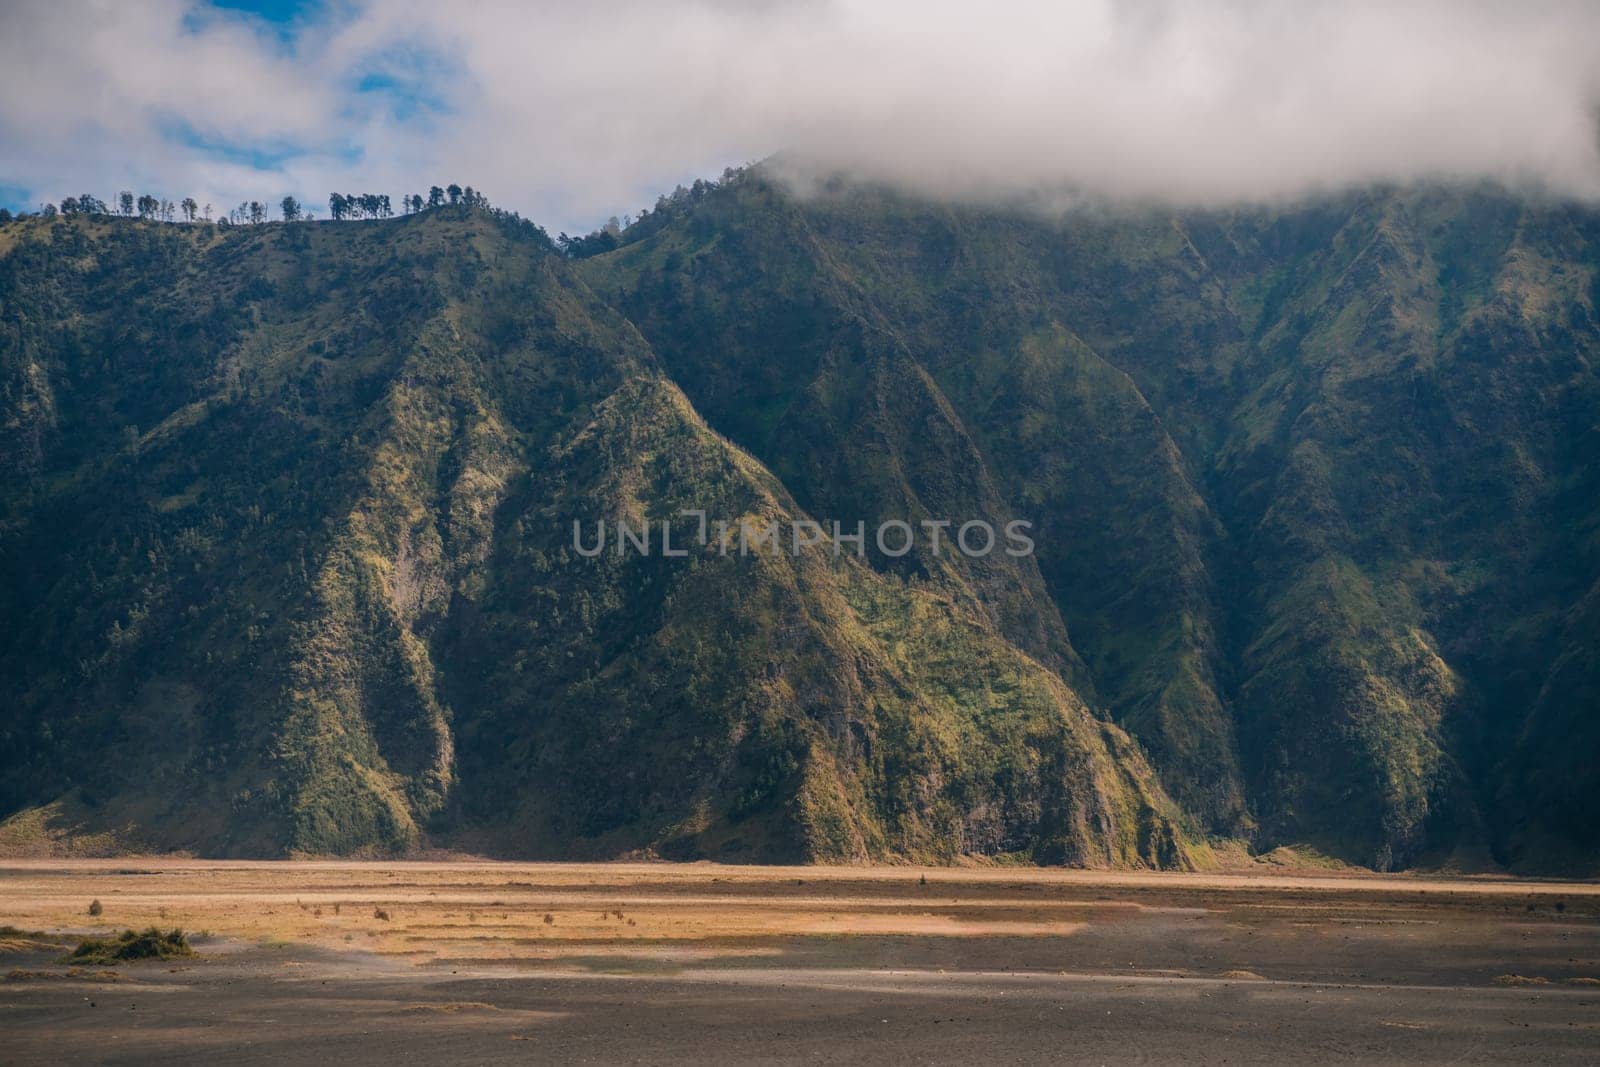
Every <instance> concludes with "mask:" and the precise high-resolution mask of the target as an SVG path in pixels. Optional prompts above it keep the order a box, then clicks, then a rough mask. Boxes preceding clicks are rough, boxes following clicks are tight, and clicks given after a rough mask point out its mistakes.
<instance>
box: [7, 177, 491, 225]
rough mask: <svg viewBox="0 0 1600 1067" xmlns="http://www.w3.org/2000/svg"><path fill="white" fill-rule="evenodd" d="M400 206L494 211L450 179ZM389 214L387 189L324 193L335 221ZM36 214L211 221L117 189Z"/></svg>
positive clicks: (256, 218) (259, 218) (264, 216)
mask: <svg viewBox="0 0 1600 1067" xmlns="http://www.w3.org/2000/svg"><path fill="white" fill-rule="evenodd" d="M400 205H401V210H402V212H403V213H404V214H407V215H415V214H420V213H421V212H424V211H428V210H430V209H433V208H441V207H445V206H447V205H448V206H458V205H464V206H467V207H473V208H483V209H489V210H494V209H492V208H490V206H489V200H488V198H487V197H485V196H484V195H483V194H482V193H480V192H478V191H477V190H475V189H473V188H472V186H470V185H468V186H465V187H463V186H460V185H457V184H455V183H454V182H452V183H450V184H449V185H446V186H443V187H441V186H437V185H435V186H433V187H431V188H430V189H429V190H428V194H427V196H426V197H424V196H423V195H422V194H421V193H409V194H406V195H403V196H401V197H400ZM270 210H271V209H270V208H269V207H268V206H267V205H266V204H264V203H262V202H261V201H259V200H244V201H241V202H240V203H239V205H238V206H237V207H233V208H230V209H228V211H227V213H226V214H223V215H219V216H217V218H216V220H215V221H216V223H217V225H219V226H259V225H261V224H262V223H265V222H267V221H269V220H268V214H269V212H270ZM394 213H395V212H394V207H393V201H392V200H391V199H390V197H389V194H387V193H333V194H332V195H330V196H329V197H328V214H329V216H330V217H331V218H332V219H333V221H335V222H343V221H345V220H347V219H387V218H392V217H393V216H394ZM38 214H39V215H41V216H43V217H45V218H53V217H54V216H56V215H58V214H60V215H69V216H70V215H105V216H112V217H122V218H140V219H144V220H146V221H150V222H179V221H182V222H211V221H213V219H212V207H211V205H210V204H206V205H205V206H204V207H202V206H201V205H200V204H199V202H197V201H196V200H195V198H194V197H192V196H186V197H184V198H183V199H182V200H179V201H176V202H174V201H172V200H168V199H166V198H164V197H158V196H152V195H150V194H148V193H146V194H143V195H140V196H135V195H134V194H133V193H132V192H131V191H128V190H123V191H122V192H119V193H118V194H117V195H116V197H115V199H113V200H112V201H111V202H110V203H109V204H108V203H107V202H106V201H104V200H101V199H100V198H99V197H97V196H95V195H93V194H92V193H84V194H82V195H81V196H68V197H64V198H63V199H62V200H61V203H60V206H59V207H58V206H57V205H55V204H51V203H45V204H41V205H40V207H39V211H38ZM278 214H279V218H280V219H281V220H282V221H284V222H305V221H311V220H313V219H315V218H316V213H315V211H313V210H312V209H310V208H307V207H305V206H304V205H303V204H301V203H300V201H299V200H297V199H295V198H294V197H293V196H286V197H284V198H283V199H282V200H280V201H278ZM27 216H28V213H27V212H21V213H18V214H15V215H13V213H12V212H11V211H10V210H9V209H7V208H0V222H7V221H10V220H11V219H12V218H26V217H27Z"/></svg>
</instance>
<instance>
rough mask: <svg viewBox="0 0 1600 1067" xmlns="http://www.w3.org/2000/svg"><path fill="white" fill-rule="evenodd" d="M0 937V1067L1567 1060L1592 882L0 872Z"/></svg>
mask: <svg viewBox="0 0 1600 1067" xmlns="http://www.w3.org/2000/svg"><path fill="white" fill-rule="evenodd" d="M94 900H98V901H100V903H101V913H100V914H99V915H98V916H94V917H91V916H90V915H89V914H88V908H89V904H90V902H91V901H94ZM0 925H10V926H12V927H15V928H17V929H18V930H20V931H26V932H29V933H27V934H17V935H10V936H9V937H8V936H5V935H0V950H3V953H4V954H3V955H0V975H4V977H3V979H0V1063H45V1062H63V1061H67V1062H98V1063H145V1062H154V1061H165V1062H170V1061H172V1060H173V1059H208V1060H226V1061H227V1062H238V1063H318V1062H330V1061H333V1062H341V1063H347V1064H352V1065H355V1064H365V1063H384V1064H388V1063H393V1062H429V1063H442V1062H471V1063H499V1062H528V1061H534V1062H572V1061H579V1060H586V1061H590V1062H640V1063H701V1064H704V1063H717V1062H774V1063H800V1062H873V1063H884V1062H888V1063H893V1062H942V1061H952V1060H959V1061H968V1062H970V1061H974V1060H992V1061H996V1062H1040V1061H1053V1062H1083V1063H1107V1062H1216V1063H1223V1062H1227V1063H1252V1062H1261V1063H1268V1062H1270V1063H1283V1062H1285V1061H1287V1060H1291V1059H1297V1060H1303V1061H1308V1062H1329V1061H1337V1060H1354V1061H1361V1062H1407V1063H1417V1062H1441V1063H1442V1062H1530V1061H1538V1062H1595V1061H1597V1060H1600V885H1597V884H1593V883H1562V882H1528V881H1512V880H1504V879H1488V878H1470V879H1438V878H1433V879H1430V878H1412V877H1401V876H1381V877H1380V876H1370V875H1366V876H1363V875H1356V874H1348V875H1346V874H1308V875H1278V874H1201V875H1181V874H1156V873H1144V872H1104V871H1066V870H1039V869H1033V868H1014V867H986V868H956V869H948V868H928V869H921V868H909V867H905V868H902V867H895V868H857V867H837V868H818V867H803V868H783V867H724V866H718V865H713V864H682V865H673V864H527V863H494V862H480V861H449V862H436V863H433V862H404V863H402V862H282V863H275V862H231V861H200V860H185V859H171V858H151V859H116V860H77V861H74V860H4V861H0ZM149 925H159V926H162V927H182V928H183V929H185V930H186V931H189V932H190V934H191V936H192V937H193V940H194V943H195V947H196V949H197V950H198V952H199V955H198V956H197V957H195V958H194V959H191V960H173V961H166V962H155V961H151V962H141V963H129V964H124V965H122V966H119V967H116V968H104V967H95V968H72V967H70V966H68V965H66V964H63V963H61V962H59V960H60V957H61V956H62V955H63V953H64V952H65V951H66V950H67V949H68V948H70V947H71V945H73V944H75V943H76V942H75V939H76V938H77V937H80V936H85V935H90V934H104V933H109V932H114V931H117V930H121V929H124V928H128V927H135V928H139V927H144V926H149ZM35 931H37V932H39V933H40V934H42V935H43V936H42V937H35V936H31V934H32V932H35Z"/></svg>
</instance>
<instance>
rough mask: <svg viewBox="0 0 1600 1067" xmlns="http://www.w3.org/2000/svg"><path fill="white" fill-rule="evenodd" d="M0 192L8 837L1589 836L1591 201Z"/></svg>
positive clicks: (1599, 487) (1597, 256) (1486, 847)
mask: <svg viewBox="0 0 1600 1067" xmlns="http://www.w3.org/2000/svg"><path fill="white" fill-rule="evenodd" d="M3 232H4V240H3V241H0V463H3V464H4V465H5V467H6V469H7V471H8V472H9V473H8V476H7V478H6V479H5V480H4V486H3V489H0V568H3V571H4V576H5V583H4V585H5V588H4V590H3V591H0V619H3V620H4V625H3V627H0V677H3V679H4V682H3V685H4V689H3V692H0V699H3V701H4V713H3V715H0V739H3V741H4V743H3V745H0V770H3V774H0V816H11V818H10V820H9V821H8V822H7V823H6V824H5V827H4V829H3V830H0V843H4V847H8V848H28V847H43V846H41V845H40V844H39V842H38V840H37V838H36V837H35V838H33V839H29V835H30V834H34V835H37V834H39V833H41V832H42V833H53V834H57V835H67V836H73V835H76V836H77V837H79V838H80V839H81V840H82V841H84V842H95V841H100V842H102V843H103V842H105V841H110V842H112V843H120V844H121V845H122V846H124V847H138V846H143V847H158V848H187V849H192V850H196V851H200V852H203V853H211V854H234V855H275V854H282V853H284V852H316V853H343V854H349V853H361V852H369V851H372V852H390V851H404V850H407V849H411V848H415V847H419V846H422V845H427V844H443V845H452V846H459V847H467V848H473V849H477V850H481V851H485V852H489V853H494V854H501V855H519V856H574V857H576V856H586V857H590V856H613V855H621V854H627V853H632V852H636V851H641V850H642V851H650V852H654V853H657V854H660V855H664V856H672V857H696V856H714V857H719V858H727V859H741V858H742V859H751V860H865V859H897V858H901V859H918V860H941V861H942V860H952V859H955V858H958V857H960V856H962V855H968V854H981V855H990V856H1005V857H1013V858H1019V859H1026V860H1032V861H1036V862H1050V863H1062V862H1064V863H1077V864H1087V865H1096V866H1099V865H1159V866H1191V865H1195V864H1202V863H1205V862H1206V861H1207V856H1208V850H1207V847H1206V845H1205V841H1206V840H1208V839H1209V838H1214V837H1221V838H1244V839H1248V840H1251V841H1253V842H1254V843H1255V844H1257V845H1258V846H1271V845H1275V844H1278V843H1309V844H1312V845H1315V846H1316V847H1318V848H1321V849H1323V850H1324V851H1327V852H1330V853H1332V854H1334V855H1338V856H1340V857H1342V858H1345V859H1348V860H1351V861H1354V862H1359V863H1367V864H1372V865H1375V866H1380V867H1395V866H1404V865H1408V864H1413V863H1418V862H1435V861H1439V860H1443V859H1445V858H1447V857H1450V856H1452V855H1453V856H1456V857H1457V858H1458V859H1460V860H1461V861H1463V862H1473V863H1476V862H1491V861H1493V860H1498V861H1499V862H1503V863H1510V864H1515V865H1519V866H1522V867H1527V868H1554V867H1561V868H1563V869H1583V870H1588V869H1592V868H1593V866H1594V863H1595V856H1596V852H1595V846H1596V844H1597V842H1596V841H1595V840H1594V836H1593V827H1592V825H1591V822H1592V820H1588V819H1586V818H1584V817H1583V813H1584V812H1586V811H1588V810H1592V809H1593V807H1594V805H1595V803H1596V801H1597V800H1600V796H1597V795H1596V792H1595V790H1596V779H1595V776H1594V773H1593V770H1592V768H1593V767H1594V766H1595V765H1597V757H1600V752H1597V751H1596V749H1595V745H1596V743H1597V742H1596V737H1595V731H1594V729H1593V722H1594V721H1595V715H1594V711H1595V710H1596V707H1597V705H1596V703H1595V700H1596V695H1595V694H1596V686H1595V671H1594V659H1595V656H1594V653H1595V648H1596V635H1597V634H1600V630H1597V629H1596V626H1595V619H1596V613H1595V607H1594V606H1595V596H1596V594H1595V589H1596V588H1597V585H1596V583H1597V581H1600V541H1597V529H1600V506H1597V504H1596V501H1597V500H1600V473H1597V472H1600V391H1597V385H1596V380H1595V371H1594V367H1593V357H1594V353H1595V352H1596V351H1597V349H1600V324H1597V317H1596V312H1595V306H1596V300H1597V295H1600V284H1597V282H1596V277H1597V268H1600V218H1597V217H1596V216H1595V215H1594V214H1593V213H1592V212H1587V211H1581V210H1577V209H1571V208H1566V207H1561V206H1555V205H1541V204H1531V203H1525V202H1520V201H1515V200H1512V199H1509V198H1507V197H1504V196H1500V195H1498V194H1494V193H1491V192H1486V191H1477V190H1459V189H1457V190H1439V189H1416V190H1406V191H1393V190H1389V191H1378V192H1372V193H1368V194H1362V195H1350V196H1346V197H1344V198H1341V199H1336V200H1329V201H1326V202H1321V203H1317V204H1311V205H1304V206H1299V207H1294V208H1284V209H1278V210H1271V211H1268V210H1255V211H1239V212H1232V213H1203V214H1170V213H1169V214H1157V213H1149V212H1146V213H1141V214H1124V215H1112V214H1105V213H1096V212H1090V211H1087V210H1085V211H1080V212H1076V213H1073V214H1069V215H1067V216H1064V217H1060V218H1053V219H1046V218H1041V217H1038V216H1034V215H1025V214H1013V213H1002V212H995V211H984V210H978V209H968V208H959V209H958V208H949V207H941V206H936V205H930V204H926V203H920V202H915V201H910V200H906V199H904V198H901V197H898V196H895V195H891V194H888V193H885V192H882V191H879V190H874V189H863V188H854V187H842V188H840V189H838V190H836V191H834V192H832V193H829V194H827V195H823V196H817V197H812V198H807V199H798V198H796V197H794V196H793V195H791V194H790V193H788V192H787V191H785V190H784V189H783V188H782V187H780V186H778V185H776V184H774V183H772V182H770V181H768V180H767V178H766V177H765V176H764V175H763V173H762V172H761V171H760V169H759V168H758V169H756V170H753V171H749V172H746V173H744V174H743V175H740V176H738V177H736V178H734V179H733V180H731V181H729V182H727V183H724V184H723V185H722V186H720V187H718V188H715V189H713V190H711V191H709V192H706V193H704V194H702V195H697V196H694V197H689V198H685V199H683V200H681V201H679V202H676V203H669V204H666V205H663V207H662V208H661V209H660V210H658V211H656V212H653V213H651V215H650V216H649V217H648V219H647V221H643V222H641V223H639V224H637V225H635V226H634V227H631V228H630V229H629V230H627V231H625V232H624V233H623V235H622V236H621V238H620V240H618V241H615V242H611V243H613V244H614V245H615V246H616V247H614V248H612V249H611V250H609V251H605V252H604V253H603V254H601V255H597V256H591V257H589V258H584V259H580V260H577V261H574V260H572V259H570V258H567V257H564V256H562V255H560V254H559V253H558V252H557V251H556V250H554V249H553V248H552V247H551V246H550V244H549V242H548V241H546V240H545V239H544V238H543V235H542V234H541V233H540V232H538V231H536V230H534V229H532V228H531V227H528V226H526V225H518V224H515V223H514V222H512V221H508V220H506V219H504V218H501V217H497V216H495V215H493V214H492V213H487V212H484V211H481V210H476V209H443V210H439V211H432V212H427V213H424V214H422V215H420V216H416V217H412V218H406V219H397V220H391V221H383V222H372V223H360V224H357V223H348V224H308V223H302V224H289V225H273V226H265V227H255V228H239V229H233V230H218V229H214V228H212V227H209V226H196V227H185V226H172V225H160V224H151V223H141V222H137V221H133V220H110V219H86V218H81V217H80V218H75V219H71V220H63V219H58V220H54V221H48V222H47V221H45V220H37V219H35V220H25V221H22V222H16V223H11V224H8V225H7V226H6V227H5V229H4V231H3ZM684 511H704V512H706V514H707V516H708V520H709V521H710V523H711V524H712V525H710V526H709V528H708V532H707V535H706V536H705V537H704V538H702V537H700V536H699V531H698V529H697V522H696V520H695V519H694V518H693V517H686V516H684V515H683V514H682V513H683V512H684ZM974 519H982V520H984V521H986V522H988V523H989V524H990V525H991V526H993V527H994V528H995V529H997V530H1003V529H1004V528H1005V526H1006V524H1007V523H1009V522H1013V521H1017V520H1023V521H1026V522H1029V523H1031V527H1030V529H1029V536H1031V538H1032V540H1033V542H1034V544H1035V546H1036V549H1035V551H1034V553H1033V554H1031V555H1022V556H1012V555H1008V554H1006V553H1004V552H993V553H991V554H989V555H987V556H984V557H982V558H974V557H972V556H969V555H966V554H963V553H961V552H959V551H952V550H951V547H950V545H949V543H948V542H949V539H950V538H951V537H952V536H953V535H954V532H955V531H954V529H951V530H949V531H946V532H945V534H944V538H945V541H946V544H945V546H944V548H943V550H937V551H936V550H934V548H933V547H932V543H931V540H930V539H929V538H928V537H926V536H923V537H919V538H918V540H917V542H916V545H915V547H914V548H913V549H912V551H910V552H908V553H906V554H904V555H894V554H891V553H887V552H885V551H883V550H882V549H881V548H880V547H879V546H877V545H876V544H875V543H874V540H875V539H874V538H873V537H872V536H871V532H870V531H872V530H874V529H875V528H876V527H877V526H878V524H880V523H882V522H885V521H888V520H902V521H907V522H910V523H912V524H920V523H921V522H922V521H923V520H951V521H952V522H953V523H955V524H956V525H959V524H960V523H962V522H965V521H968V520H974ZM619 520H620V521H621V522H623V523H624V524H626V525H627V526H628V527H629V529H631V530H640V529H643V528H645V527H646V524H647V523H648V524H649V529H650V531H651V533H650V535H649V537H650V543H651V545H652V551H651V552H650V553H649V554H648V555H646V554H644V553H643V552H641V551H639V550H638V549H635V548H629V549H628V550H625V551H620V550H619V549H618V544H617V529H616V523H617V522H618V521H619ZM717 520H722V521H723V522H727V523H729V524H730V531H731V532H729V533H728V534H727V535H726V536H724V535H723V534H722V533H721V531H720V528H719V527H717V526H716V525H715V523H716V521H717ZM741 520H742V521H743V523H744V524H745V525H747V526H749V527H750V528H752V529H757V530H760V529H764V528H766V526H767V525H768V524H776V526H777V528H778V529H779V530H780V531H783V533H782V534H780V536H783V537H785V538H786V539H787V536H788V531H789V530H791V529H792V528H793V524H795V523H804V522H807V521H812V520H815V521H817V522H819V523H820V524H821V525H822V527H823V528H824V529H828V528H829V527H830V526H831V523H832V522H833V521H835V520H836V521H838V522H839V523H840V524H841V526H842V527H844V528H845V530H846V531H851V530H853V529H854V527H855V524H856V523H857V522H858V521H859V522H862V523H864V524H865V527H866V529H867V530H868V531H869V533H868V537H867V538H866V544H865V550H864V552H863V553H862V555H861V556H860V557H857V555H856V554H855V551H854V548H853V546H851V545H848V544H845V545H842V546H835V544H833V543H832V542H831V541H829V540H824V541H822V542H820V543H818V544H814V545H809V546H806V547H803V548H802V549H800V550H799V551H790V550H789V549H790V548H792V546H791V545H786V546H785V548H784V550H783V551H777V552H774V551H770V550H767V551H755V552H741V551H739V549H738V541H737V538H738V535H739V530H740V529H741V525H740V524H741ZM664 521H671V522H672V523H673V536H674V547H675V548H680V549H682V550H683V551H684V552H685V554H684V555H672V556H668V555H665V554H663V552H662V545H661V541H660V528H661V523H662V522H664ZM574 522H577V523H579V524H580V527H579V528H580V531H582V534H583V539H584V540H585V541H589V542H592V540H593V538H594V536H595V531H596V530H597V529H599V528H601V527H604V528H607V529H609V530H610V543H608V544H607V545H606V548H605V550H604V551H602V552H601V553H600V554H599V555H597V556H592V557H591V556H589V555H586V554H584V553H582V552H579V551H578V550H577V547H576V546H575V544H574V540H573V524H574ZM836 547H841V548H842V550H841V551H835V549H836ZM41 827H42V828H43V829H42V830H41ZM94 835H107V836H105V837H95V836H94Z"/></svg>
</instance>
